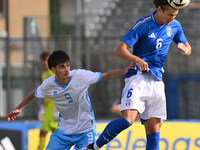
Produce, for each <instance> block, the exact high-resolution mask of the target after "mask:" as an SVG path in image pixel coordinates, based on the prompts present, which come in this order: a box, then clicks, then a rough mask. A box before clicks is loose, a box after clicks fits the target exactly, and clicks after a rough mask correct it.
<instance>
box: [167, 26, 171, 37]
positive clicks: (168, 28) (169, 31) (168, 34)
mask: <svg viewBox="0 0 200 150" xmlns="http://www.w3.org/2000/svg"><path fill="white" fill-rule="evenodd" d="M171 35H172V28H171V27H167V36H171Z"/></svg>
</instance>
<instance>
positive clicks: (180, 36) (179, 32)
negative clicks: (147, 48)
mask: <svg viewBox="0 0 200 150" xmlns="http://www.w3.org/2000/svg"><path fill="white" fill-rule="evenodd" d="M176 22H177V24H178V28H177V32H176V35H175V36H174V39H173V40H174V42H175V43H176V44H178V43H183V44H185V43H186V42H187V38H186V37H185V34H184V32H183V29H182V27H181V25H180V23H179V22H178V21H176Z"/></svg>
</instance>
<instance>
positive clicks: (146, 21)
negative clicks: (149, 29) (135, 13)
mask: <svg viewBox="0 0 200 150" xmlns="http://www.w3.org/2000/svg"><path fill="white" fill-rule="evenodd" d="M152 20H153V19H152V16H151V14H150V15H146V16H143V17H142V18H140V19H138V20H137V21H136V23H135V24H134V25H133V27H132V29H133V30H136V29H138V28H143V27H145V26H146V25H147V24H149V23H151V22H152Z"/></svg>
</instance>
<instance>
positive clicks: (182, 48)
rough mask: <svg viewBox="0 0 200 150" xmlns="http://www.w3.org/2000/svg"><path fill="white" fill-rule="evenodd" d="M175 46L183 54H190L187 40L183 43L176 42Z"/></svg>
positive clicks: (190, 49)
mask: <svg viewBox="0 0 200 150" xmlns="http://www.w3.org/2000/svg"><path fill="white" fill-rule="evenodd" d="M177 47H178V49H179V50H180V51H181V52H182V54H183V55H185V56H190V55H191V51H192V48H191V46H190V44H189V43H188V42H187V43H186V44H185V45H184V44H183V43H178V44H177Z"/></svg>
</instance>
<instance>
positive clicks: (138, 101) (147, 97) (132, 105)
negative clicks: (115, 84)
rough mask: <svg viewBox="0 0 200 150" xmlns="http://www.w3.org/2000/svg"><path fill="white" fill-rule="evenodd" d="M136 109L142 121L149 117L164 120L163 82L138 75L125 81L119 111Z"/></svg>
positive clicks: (148, 75)
mask: <svg viewBox="0 0 200 150" xmlns="http://www.w3.org/2000/svg"><path fill="white" fill-rule="evenodd" d="M127 109H136V110H138V112H139V113H140V118H141V119H143V120H147V119H150V118H151V117H155V118H161V120H162V121H164V120H166V116H167V115H166V98H165V91H164V83H163V81H159V80H157V79H156V77H154V76H153V75H151V74H149V73H146V74H142V73H141V72H139V71H138V73H137V74H136V75H134V76H132V77H129V78H126V79H125V87H124V89H123V92H122V99H121V111H122V110H127Z"/></svg>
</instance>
